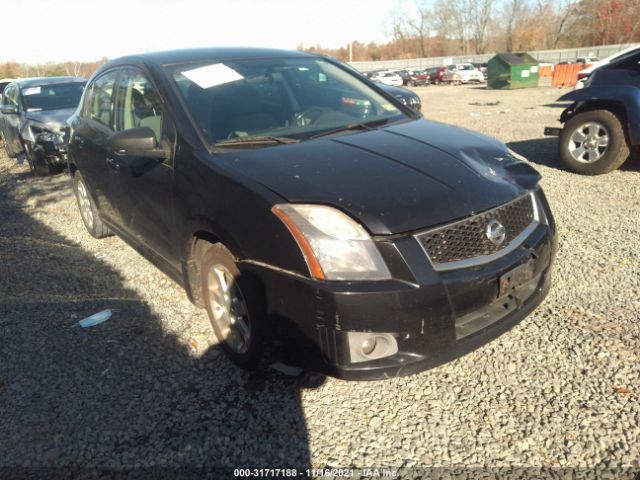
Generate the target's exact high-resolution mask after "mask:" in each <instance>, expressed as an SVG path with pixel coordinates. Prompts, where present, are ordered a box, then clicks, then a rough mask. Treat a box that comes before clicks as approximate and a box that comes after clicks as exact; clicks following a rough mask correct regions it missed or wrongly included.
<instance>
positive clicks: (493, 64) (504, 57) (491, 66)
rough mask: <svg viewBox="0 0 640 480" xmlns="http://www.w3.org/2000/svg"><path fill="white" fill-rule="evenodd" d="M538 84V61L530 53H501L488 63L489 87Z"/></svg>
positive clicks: (535, 85)
mask: <svg viewBox="0 0 640 480" xmlns="http://www.w3.org/2000/svg"><path fill="white" fill-rule="evenodd" d="M537 86H538V61H537V60H536V59H535V58H533V57H532V56H531V55H529V54H528V53H525V52H522V53H499V54H497V55H496V56H495V57H493V58H492V59H491V60H489V63H488V65H487V87H489V88H496V89H498V88H531V87H537Z"/></svg>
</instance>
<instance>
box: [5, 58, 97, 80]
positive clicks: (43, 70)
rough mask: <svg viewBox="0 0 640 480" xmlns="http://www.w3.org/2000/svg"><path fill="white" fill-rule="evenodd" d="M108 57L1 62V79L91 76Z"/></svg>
mask: <svg viewBox="0 0 640 480" xmlns="http://www.w3.org/2000/svg"><path fill="white" fill-rule="evenodd" d="M107 61H108V59H107V58H106V57H103V58H101V59H100V60H98V61H95V62H61V63H45V64H39V65H29V64H26V63H17V62H4V63H0V79H3V78H28V77H61V76H70V77H84V78H89V77H90V76H91V75H93V72H95V71H96V70H97V69H98V68H100V67H101V66H102V65H104V64H105V63H106V62H107Z"/></svg>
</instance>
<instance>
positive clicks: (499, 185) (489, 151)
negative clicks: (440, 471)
mask: <svg viewBox="0 0 640 480" xmlns="http://www.w3.org/2000/svg"><path fill="white" fill-rule="evenodd" d="M69 129H70V132H69V135H70V143H69V169H70V172H71V173H72V175H73V186H74V191H75V195H76V198H77V201H78V206H79V208H80V212H81V215H82V219H83V221H84V223H85V225H86V227H87V229H88V231H89V232H90V233H91V234H92V235H93V236H95V237H98V238H99V237H104V236H106V235H109V234H110V233H111V232H115V233H116V234H118V235H119V236H120V237H122V238H123V239H124V240H125V241H126V242H128V243H129V244H130V245H132V246H133V247H134V248H136V249H137V250H138V251H140V252H141V253H142V254H143V255H145V256H146V257H147V258H148V259H149V260H151V261H152V262H153V263H154V264H156V265H157V266H158V267H159V268H161V269H162V270H163V271H164V272H166V273H167V274H168V275H169V276H170V277H171V278H173V279H174V280H175V281H176V282H178V283H179V284H181V285H182V286H184V288H185V289H186V291H187V293H188V295H189V297H190V299H191V300H192V301H193V302H194V303H195V304H196V305H199V306H201V307H204V308H206V310H207V312H208V314H209V318H210V320H211V323H212V325H213V329H214V330H215V333H216V334H217V336H218V337H219V339H220V341H221V344H222V347H223V348H224V350H225V351H226V353H227V354H228V355H229V356H230V357H231V358H232V359H233V360H235V361H236V362H238V363H239V364H241V365H243V366H246V367H253V366H255V365H256V364H257V363H258V361H259V360H260V359H261V358H264V357H263V356H264V355H265V354H266V353H265V352H270V354H275V355H277V356H278V357H279V358H280V359H281V360H282V361H284V362H286V363H289V364H295V365H298V366H301V367H303V368H307V369H309V370H314V371H319V372H323V373H326V374H330V375H335V376H339V377H343V378H353V379H357V378H387V377H388V376H393V375H406V374H409V373H412V372H416V371H419V370H422V369H425V368H429V367H432V366H435V365H438V364H440V363H442V362H445V361H447V360H449V359H452V358H455V357H456V356H459V355H461V354H463V353H465V352H468V351H469V350H471V349H474V348H476V347H478V346H479V345H482V344H484V343H486V342H487V341H489V340H491V339H493V338H495V337H496V336H497V335H499V334H501V333H502V332H504V331H506V330H507V329H509V328H510V327H512V326H513V325H515V324H516V323H517V322H519V321H520V320H522V319H523V318H524V317H525V316H526V315H528V314H529V313H530V312H531V311H532V310H533V309H534V308H535V307H536V306H537V305H538V304H539V303H540V302H541V301H542V300H543V298H544V297H545V295H546V293H547V291H548V289H549V286H550V278H551V277H550V267H551V263H552V260H553V257H554V253H555V249H556V247H555V227H554V223H553V218H552V215H551V212H550V210H549V206H548V204H547V201H546V200H545V196H544V194H543V193H542V190H541V188H540V186H539V183H538V182H539V180H540V176H539V175H538V174H537V172H536V171H535V170H533V169H532V168H531V167H530V166H529V165H528V164H526V163H524V162H522V161H520V160H519V159H518V158H517V154H515V153H514V152H512V151H510V150H508V149H507V148H506V147H505V146H504V145H503V144H502V143H500V142H497V141H495V140H492V139H489V138H487V137H484V136H482V135H479V134H476V133H473V132H470V131H467V130H462V129H459V128H454V127H450V126H447V125H443V124H440V123H437V122H432V121H425V120H424V119H423V118H422V117H421V115H420V114H419V113H416V112H415V111H413V110H411V109H410V108H408V107H407V106H405V105H403V104H402V103H401V102H399V101H398V100H397V99H396V98H394V97H393V96H391V95H389V94H387V93H385V92H384V91H383V90H381V89H380V88H379V87H377V86H376V85H375V84H373V83H371V82H369V81H368V80H366V79H364V78H362V77H361V76H360V75H358V74H356V73H354V72H353V71H352V70H351V69H350V68H348V67H346V66H344V65H342V64H340V63H339V62H336V61H333V60H330V59H326V58H322V57H318V56H314V55H310V54H307V53H302V52H289V51H279V50H262V49H237V48H229V49H197V50H184V51H174V52H164V53H150V54H144V55H140V56H133V57H126V58H122V59H119V60H114V61H111V62H109V63H108V64H106V65H105V66H104V67H102V68H101V69H100V70H99V71H98V72H97V73H96V74H95V75H94V77H93V78H92V79H91V81H90V83H89V84H88V86H87V88H86V90H85V93H84V96H83V100H82V102H81V105H80V106H79V107H78V110H77V112H76V113H75V114H74V115H73V116H72V117H71V118H70V119H69Z"/></svg>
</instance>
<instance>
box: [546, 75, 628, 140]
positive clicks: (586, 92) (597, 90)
mask: <svg viewBox="0 0 640 480" xmlns="http://www.w3.org/2000/svg"><path fill="white" fill-rule="evenodd" d="M558 101H559V102H566V101H570V102H578V103H582V104H588V103H589V102H616V103H618V104H620V106H621V107H622V108H623V109H624V111H625V113H626V116H627V125H626V128H627V132H628V135H629V140H630V141H631V145H633V146H637V145H640V90H639V89H638V87H634V86H630V85H615V86H611V85H607V86H593V87H587V88H582V89H580V90H573V91H571V92H568V93H565V94H564V95H562V96H561V97H560V98H558Z"/></svg>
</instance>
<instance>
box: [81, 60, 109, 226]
mask: <svg viewBox="0 0 640 480" xmlns="http://www.w3.org/2000/svg"><path fill="white" fill-rule="evenodd" d="M117 76H118V70H110V71H108V72H105V73H104V74H102V75H100V76H99V77H98V78H96V79H95V80H94V81H93V82H92V83H91V85H89V86H88V87H87V92H86V94H85V100H84V104H83V106H82V111H81V115H79V116H76V117H74V121H73V122H72V125H71V127H72V129H73V136H72V137H71V140H70V143H69V154H70V156H71V158H73V160H74V161H75V163H76V165H77V167H78V170H79V171H80V173H81V174H82V176H83V178H84V180H85V183H86V185H87V186H88V187H89V192H90V193H91V195H92V197H93V199H94V201H95V202H96V205H97V207H98V209H99V211H100V214H101V216H102V218H103V219H105V220H106V221H107V222H108V223H116V222H114V220H115V210H114V207H113V194H112V193H111V192H109V190H108V182H107V180H108V173H109V166H108V164H107V159H108V158H109V155H108V148H107V139H108V138H109V136H110V135H111V134H112V133H113V96H114V90H115V83H116V79H117Z"/></svg>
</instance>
